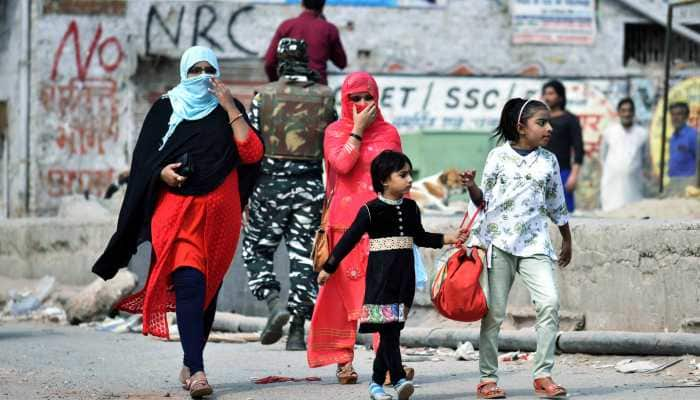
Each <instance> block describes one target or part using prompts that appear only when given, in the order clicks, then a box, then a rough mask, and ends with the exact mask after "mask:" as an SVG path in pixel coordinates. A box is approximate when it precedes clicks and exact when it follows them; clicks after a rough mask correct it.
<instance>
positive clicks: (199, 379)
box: [187, 372, 214, 398]
mask: <svg viewBox="0 0 700 400" xmlns="http://www.w3.org/2000/svg"><path fill="white" fill-rule="evenodd" d="M187 384H188V386H189V388H190V396H192V398H199V397H203V396H209V395H210V394H212V393H214V389H212V387H211V385H209V382H208V381H207V377H206V375H204V372H197V373H195V374H194V375H192V377H191V378H190V379H188V380H187Z"/></svg>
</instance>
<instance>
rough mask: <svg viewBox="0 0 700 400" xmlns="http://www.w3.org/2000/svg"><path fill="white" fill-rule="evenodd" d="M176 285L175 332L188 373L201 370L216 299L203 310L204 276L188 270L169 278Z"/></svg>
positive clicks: (183, 269)
mask: <svg viewBox="0 0 700 400" xmlns="http://www.w3.org/2000/svg"><path fill="white" fill-rule="evenodd" d="M171 277H172V281H173V286H175V314H176V315H177V329H178V331H179V332H180V344H182V350H183V352H184V353H185V356H184V359H183V364H185V366H186V367H188V368H189V369H190V374H192V375H194V373H195V372H199V371H204V360H203V358H202V354H203V353H204V346H206V344H207V340H208V339H209V332H211V326H212V324H213V323H214V315H215V314H216V298H217V297H218V296H219V292H218V291H217V293H216V295H215V296H214V299H212V301H211V304H209V307H207V309H206V310H205V309H204V297H205V293H206V282H205V279H204V274H203V273H201V272H200V271H199V270H197V269H194V268H191V267H180V268H177V269H176V270H175V272H173V273H172V275H171Z"/></svg>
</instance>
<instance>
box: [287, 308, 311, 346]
mask: <svg viewBox="0 0 700 400" xmlns="http://www.w3.org/2000/svg"><path fill="white" fill-rule="evenodd" d="M287 350H288V351H302V350H306V342H304V318H301V317H297V316H295V317H294V318H293V319H292V323H291V324H289V336H288V337H287Z"/></svg>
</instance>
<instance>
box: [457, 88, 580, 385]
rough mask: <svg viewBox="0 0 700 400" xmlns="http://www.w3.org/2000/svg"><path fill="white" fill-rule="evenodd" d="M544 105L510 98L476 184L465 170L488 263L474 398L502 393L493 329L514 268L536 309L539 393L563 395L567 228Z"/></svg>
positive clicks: (497, 324) (478, 239) (502, 309)
mask: <svg viewBox="0 0 700 400" xmlns="http://www.w3.org/2000/svg"><path fill="white" fill-rule="evenodd" d="M549 119H550V116H549V109H548V107H547V105H546V104H544V103H542V102H541V101H538V100H533V99H530V100H525V99H519V98H514V99H510V100H509V101H508V102H507V103H506V105H505V106H504V107H503V111H502V114H501V120H500V123H499V125H498V128H496V136H497V137H498V138H499V139H500V141H502V142H504V143H503V144H502V145H500V146H498V147H496V148H495V149H493V150H492V151H491V152H490V153H489V155H488V158H487V159H486V165H485V166H484V173H483V177H482V181H481V188H483V190H482V189H480V188H479V187H478V186H476V184H475V183H474V175H475V171H467V172H465V173H464V174H463V180H464V184H465V186H466V187H467V188H468V189H469V196H470V197H471V200H472V202H473V203H474V204H480V205H482V206H483V207H484V210H485V211H484V215H483V218H482V220H481V222H480V225H479V228H478V229H477V232H478V233H477V235H476V237H475V240H474V242H473V243H472V244H478V245H480V246H483V247H486V248H487V249H488V250H487V259H488V261H487V264H488V265H489V272H488V281H489V312H488V314H486V316H485V317H484V319H483V320H482V321H481V334H480V338H479V354H480V358H479V369H480V372H481V381H480V383H479V384H478V385H477V388H476V391H477V398H483V399H498V398H505V397H506V394H505V391H504V390H503V389H501V388H500V387H498V385H497V382H498V375H497V371H498V332H499V330H500V328H501V323H502V322H503V319H504V317H505V313H506V305H507V301H508V294H509V292H510V288H511V286H512V284H513V279H514V278H515V274H516V273H517V274H520V277H521V278H522V281H523V283H524V284H525V286H526V287H527V288H528V290H529V291H530V296H531V297H532V300H533V302H534V304H535V309H536V312H537V325H536V329H537V353H536V355H535V365H534V371H533V378H534V388H535V392H536V394H537V395H539V396H542V397H547V398H558V397H564V396H566V389H564V388H563V387H562V386H560V385H557V384H556V383H554V381H553V380H552V377H551V371H552V367H553V366H554V349H555V345H556V337H557V332H558V330H559V296H558V293H557V287H556V278H555V275H554V263H555V261H558V265H559V266H560V267H562V268H563V267H565V266H566V265H567V264H569V261H570V260H571V232H570V230H569V223H568V221H569V216H568V212H567V209H566V203H565V200H564V190H563V187H562V182H561V178H560V177H559V164H558V163H557V159H556V157H555V156H554V154H552V153H550V152H549V151H547V150H545V149H544V147H543V146H544V145H546V144H547V143H548V142H549V139H550V137H551V136H552V126H551V125H550V122H549ZM548 220H551V221H552V222H554V223H555V224H556V225H557V226H558V227H559V232H560V233H561V236H562V249H561V252H560V253H559V256H558V257H557V254H556V253H555V251H554V248H553V246H552V242H551V240H550V238H549V233H548V223H549V221H548Z"/></svg>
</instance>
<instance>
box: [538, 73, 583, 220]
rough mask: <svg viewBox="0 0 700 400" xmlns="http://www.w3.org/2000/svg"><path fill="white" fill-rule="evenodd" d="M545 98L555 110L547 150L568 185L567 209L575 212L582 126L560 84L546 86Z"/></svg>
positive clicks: (550, 82) (552, 110) (552, 112)
mask: <svg viewBox="0 0 700 400" xmlns="http://www.w3.org/2000/svg"><path fill="white" fill-rule="evenodd" d="M542 98H543V100H544V102H545V103H547V105H548V106H549V108H550V110H551V112H550V116H551V119H550V121H549V122H550V123H551V124H552V138H551V139H550V140H549V144H547V146H545V147H546V148H547V150H549V151H551V152H552V153H554V155H555V156H556V157H557V161H558V162H559V170H560V173H561V181H562V183H563V184H564V197H565V198H566V208H568V209H569V212H573V211H574V209H575V208H576V206H575V203H574V191H575V190H576V184H577V183H578V178H579V174H580V173H581V165H582V164H583V136H582V134H581V124H580V123H579V121H578V117H576V116H575V115H574V114H572V113H570V112H569V111H567V110H566V89H565V88H564V85H563V84H562V83H561V82H560V81H557V80H552V81H549V82H547V83H545V84H544V86H542ZM572 154H573V163H572V162H571V156H572Z"/></svg>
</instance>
